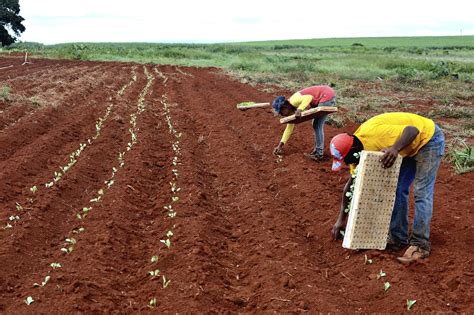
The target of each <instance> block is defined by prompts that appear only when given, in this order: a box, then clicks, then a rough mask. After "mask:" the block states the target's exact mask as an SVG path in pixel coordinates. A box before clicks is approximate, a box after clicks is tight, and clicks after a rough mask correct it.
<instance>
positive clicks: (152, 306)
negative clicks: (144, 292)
mask: <svg viewBox="0 0 474 315" xmlns="http://www.w3.org/2000/svg"><path fill="white" fill-rule="evenodd" d="M155 306H156V298H152V299H151V300H150V302H148V307H149V308H154V307H155Z"/></svg>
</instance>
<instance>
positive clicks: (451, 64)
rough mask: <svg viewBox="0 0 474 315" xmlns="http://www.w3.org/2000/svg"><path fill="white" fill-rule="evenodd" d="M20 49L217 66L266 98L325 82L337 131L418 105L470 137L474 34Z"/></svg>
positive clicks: (458, 137) (473, 131)
mask: <svg viewBox="0 0 474 315" xmlns="http://www.w3.org/2000/svg"><path fill="white" fill-rule="evenodd" d="M25 50H27V51H28V52H29V53H30V55H33V56H41V57H46V58H67V59H75V60H102V61H130V62H139V63H156V64H173V65H185V66H198V67H221V68H223V69H224V70H225V71H227V72H228V73H229V74H231V75H232V76H235V77H237V78H238V79H240V80H241V81H242V82H244V83H247V84H263V85H264V86H266V87H267V89H268V91H269V92H273V91H277V90H278V89H286V90H290V91H295V90H298V89H300V88H301V87H304V86H309V85H314V84H328V85H331V86H333V87H335V89H336V90H337V93H338V106H339V107H340V108H341V109H342V110H344V111H345V112H344V114H339V115H332V117H331V123H332V124H334V125H336V126H343V125H344V124H345V122H347V121H355V122H357V123H360V122H362V121H364V120H365V119H367V118H368V117H370V116H371V115H374V114H376V113H380V112H383V111H387V110H397V109H400V108H402V109H403V110H407V111H413V112H419V110H420V107H419V106H417V105H416V104H414V102H415V103H420V102H421V103H426V104H430V106H431V108H429V109H428V110H427V109H426V106H424V108H425V109H424V111H421V112H419V113H421V114H424V115H426V116H429V117H431V118H433V119H436V120H438V121H441V120H443V121H442V122H440V124H442V125H443V127H444V129H445V131H446V132H447V134H448V136H449V138H450V139H454V140H455V141H456V142H457V143H464V142H465V141H468V142H469V143H470V142H473V137H474V124H473V123H472V117H473V116H474V113H473V108H474V106H473V105H474V36H448V37H385V38H380V37H379V38H332V39H308V40H284V41H264V42H245V43H226V44H159V43H71V44H58V45H42V44H38V43H18V44H14V45H12V46H10V47H9V48H7V49H4V51H5V52H7V53H8V52H23V51H25ZM417 99H418V100H417ZM267 101H268V100H267ZM415 105H416V106H415ZM422 107H423V106H422ZM454 140H453V141H454ZM453 147H454V145H453Z"/></svg>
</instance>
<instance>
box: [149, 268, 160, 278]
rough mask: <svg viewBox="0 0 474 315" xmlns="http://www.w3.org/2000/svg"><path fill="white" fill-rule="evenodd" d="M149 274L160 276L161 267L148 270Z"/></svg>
mask: <svg viewBox="0 0 474 315" xmlns="http://www.w3.org/2000/svg"><path fill="white" fill-rule="evenodd" d="M148 274H149V275H150V276H151V277H152V278H154V277H158V276H159V275H160V269H155V270H152V271H148Z"/></svg>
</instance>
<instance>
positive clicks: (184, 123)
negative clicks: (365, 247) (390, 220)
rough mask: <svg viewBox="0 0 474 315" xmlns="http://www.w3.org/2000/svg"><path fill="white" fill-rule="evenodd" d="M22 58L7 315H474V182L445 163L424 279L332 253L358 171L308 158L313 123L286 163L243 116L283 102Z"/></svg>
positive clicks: (232, 84) (157, 73)
mask: <svg viewBox="0 0 474 315" xmlns="http://www.w3.org/2000/svg"><path fill="white" fill-rule="evenodd" d="M21 61H22V60H21V57H20V56H18V57H16V58H13V57H9V58H2V57H0V68H2V67H7V66H9V65H10V64H12V65H14V66H13V67H8V68H3V69H2V70H1V71H0V80H1V82H2V83H1V85H4V86H9V87H10V92H9V99H8V100H3V101H0V113H1V116H0V127H1V128H0V148H1V150H0V205H1V207H0V211H1V212H0V220H1V221H0V225H1V226H2V227H3V228H2V229H0V261H1V262H2V268H1V270H0V292H1V293H0V312H1V313H6V314H18V313H35V314H36V313H76V312H85V313H105V312H107V313H108V312H114V313H115V312H117V313H118V312H120V313H122V312H123V313H136V312H146V311H149V312H153V313H158V314H160V313H171V312H173V313H263V312H264V313H267V312H268V313H269V312H277V313H300V312H309V313H317V312H331V313H375V312H377V313H403V312H405V311H406V300H407V299H412V300H417V302H416V304H415V306H414V307H413V310H415V311H419V312H433V311H436V312H456V313H462V312H464V313H472V312H473V311H474V304H473V298H472V292H473V290H472V281H473V276H474V270H473V263H472V251H473V246H472V242H471V241H472V235H473V216H472V211H473V207H472V204H473V201H474V198H473V196H472V184H473V183H474V174H473V173H470V174H466V175H462V176H459V175H454V174H453V172H452V170H451V168H450V166H449V165H447V164H443V165H442V167H441V170H440V172H439V176H438V183H437V186H436V199H435V209H434V218H433V222H432V246H433V252H432V255H431V256H430V257H429V258H428V259H427V260H426V261H424V262H423V263H419V264H415V265H411V266H408V267H407V266H404V265H401V264H399V263H397V262H396V260H395V259H394V257H396V255H395V254H391V253H388V252H384V251H376V250H369V251H349V250H345V249H343V248H342V247H341V243H340V242H335V241H332V240H331V238H330V229H331V227H332V225H333V223H334V221H335V219H336V214H337V211H338V207H339V201H340V195H341V191H342V187H343V185H344V183H345V179H346V177H347V175H346V174H342V173H338V174H336V173H333V172H331V171H330V162H329V161H327V162H324V163H322V164H316V163H314V162H311V161H308V160H305V159H304V157H303V154H302V153H303V151H308V150H310V149H311V145H312V141H313V140H312V137H313V136H312V129H311V126H310V124H302V125H298V126H297V128H296V130H295V133H294V135H293V137H292V139H291V140H290V143H289V145H288V147H286V148H285V149H286V154H285V155H284V157H283V159H282V160H279V159H277V158H276V157H275V156H273V155H272V149H273V147H274V146H275V145H276V144H277V142H278V140H279V138H280V136H281V132H282V131H283V126H282V125H280V124H279V123H278V120H277V119H275V118H274V117H273V116H272V114H271V113H270V110H269V109H256V110H249V111H244V112H242V111H238V110H236V108H235V105H236V104H237V103H239V102H242V101H248V100H253V101H258V102H264V101H270V100H271V99H272V97H273V96H274V95H270V94H268V93H265V92H262V91H261V90H259V89H257V88H254V87H251V86H248V85H244V84H241V83H239V82H237V81H235V80H233V79H232V78H230V77H228V76H226V75H224V74H223V73H222V72H221V71H220V70H218V69H214V68H206V69H196V68H189V67H179V68H178V67H174V66H155V65H137V64H127V63H105V62H74V61H60V60H42V59H33V60H31V61H32V62H33V63H32V64H28V65H24V66H21ZM281 92H288V91H281ZM355 127H356V126H355V125H353V126H347V127H345V128H343V129H335V128H332V127H331V126H327V128H326V131H327V132H326V139H327V140H328V139H330V137H332V136H334V135H335V134H337V133H339V132H341V131H349V132H352V131H353V130H354V129H355ZM366 258H368V259H371V261H372V263H371V264H368V263H366V262H365V261H366ZM381 270H383V272H385V273H386V276H385V277H383V278H381V279H377V275H378V274H379V273H380V271H381ZM384 282H390V284H391V287H390V289H389V290H388V291H387V292H384ZM27 302H28V303H30V305H27V304H28V303H27Z"/></svg>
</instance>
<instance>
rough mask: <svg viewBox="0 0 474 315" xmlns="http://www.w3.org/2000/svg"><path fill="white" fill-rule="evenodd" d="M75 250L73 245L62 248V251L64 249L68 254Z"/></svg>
mask: <svg viewBox="0 0 474 315" xmlns="http://www.w3.org/2000/svg"><path fill="white" fill-rule="evenodd" d="M73 250H74V247H72V246H69V247H67V248H66V247H63V248H61V251H62V252H63V253H66V254H69V253H70V252H72V251H73Z"/></svg>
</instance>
